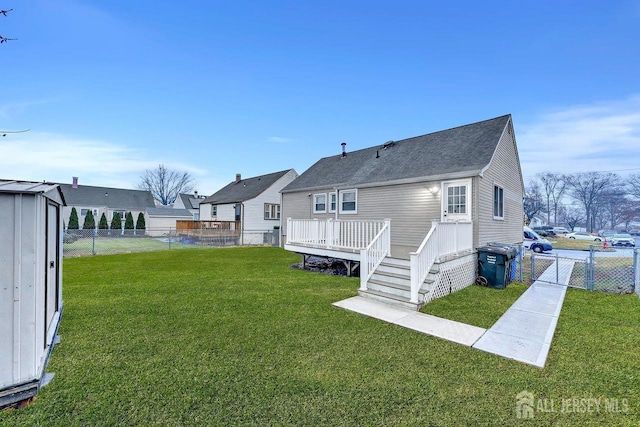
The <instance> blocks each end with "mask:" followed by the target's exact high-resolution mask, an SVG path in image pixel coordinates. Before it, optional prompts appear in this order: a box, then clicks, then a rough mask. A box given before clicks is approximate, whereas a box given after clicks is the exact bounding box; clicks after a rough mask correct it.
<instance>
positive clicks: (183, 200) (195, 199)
mask: <svg viewBox="0 0 640 427" xmlns="http://www.w3.org/2000/svg"><path fill="white" fill-rule="evenodd" d="M203 200H204V196H201V195H199V194H198V192H197V191H196V192H194V194H184V193H180V194H178V198H177V199H176V201H175V202H174V203H173V208H174V209H188V210H189V212H190V213H191V219H193V220H195V221H197V220H199V219H200V202H202V201H203Z"/></svg>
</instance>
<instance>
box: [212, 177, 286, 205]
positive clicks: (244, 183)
mask: <svg viewBox="0 0 640 427" xmlns="http://www.w3.org/2000/svg"><path fill="white" fill-rule="evenodd" d="M290 170H291V169H287V170H284V171H280V172H274V173H270V174H267V175H260V176H256V177H253V178H247V179H242V180H240V182H236V181H232V182H231V183H229V184H228V185H226V186H225V187H223V188H222V189H221V190H219V191H217V192H215V193H214V194H212V195H211V196H209V197H207V198H206V199H204V200H202V201H201V202H200V203H211V204H227V203H239V202H244V201H247V200H251V199H253V198H255V197H257V196H258V195H260V194H261V193H262V192H263V191H265V190H266V189H267V188H269V187H271V186H272V185H273V184H274V183H275V182H276V181H277V180H279V179H280V178H282V177H283V176H284V175H286V174H287V173H288V172H289V171H290Z"/></svg>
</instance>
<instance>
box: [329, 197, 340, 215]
mask: <svg viewBox="0 0 640 427" xmlns="http://www.w3.org/2000/svg"><path fill="white" fill-rule="evenodd" d="M337 204H338V200H337V197H336V193H329V212H335V211H336V205H337Z"/></svg>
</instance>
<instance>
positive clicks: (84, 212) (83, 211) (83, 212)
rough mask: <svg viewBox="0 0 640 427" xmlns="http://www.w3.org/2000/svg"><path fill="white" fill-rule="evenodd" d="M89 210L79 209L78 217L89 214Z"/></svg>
mask: <svg viewBox="0 0 640 427" xmlns="http://www.w3.org/2000/svg"><path fill="white" fill-rule="evenodd" d="M89 210H90V209H80V215H82V216H85V215H86V214H88V213H89Z"/></svg>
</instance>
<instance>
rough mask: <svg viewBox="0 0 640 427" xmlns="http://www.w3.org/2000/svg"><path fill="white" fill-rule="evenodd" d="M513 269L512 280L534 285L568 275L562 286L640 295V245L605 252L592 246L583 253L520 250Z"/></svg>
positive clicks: (552, 281)
mask: <svg viewBox="0 0 640 427" xmlns="http://www.w3.org/2000/svg"><path fill="white" fill-rule="evenodd" d="M514 261H515V265H514V266H513V269H512V272H511V273H512V274H511V278H512V280H518V281H520V282H523V283H527V284H532V283H533V282H535V281H536V280H541V281H546V282H551V283H557V282H558V281H559V280H554V278H558V279H559V278H561V277H566V275H567V274H569V273H570V276H569V277H568V281H567V282H564V283H560V284H562V285H566V286H570V287H574V288H579V289H585V290H589V291H600V292H610V293H617V294H629V293H633V292H636V293H637V294H638V295H639V296H640V248H636V249H626V250H620V251H616V252H602V251H599V250H597V249H596V248H595V247H592V248H591V250H589V251H584V253H583V254H575V253H572V254H571V255H570V256H563V255H562V252H560V251H558V252H557V254H554V255H548V254H536V253H532V252H528V251H524V250H522V249H520V251H519V253H518V256H517V257H516V260H514Z"/></svg>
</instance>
